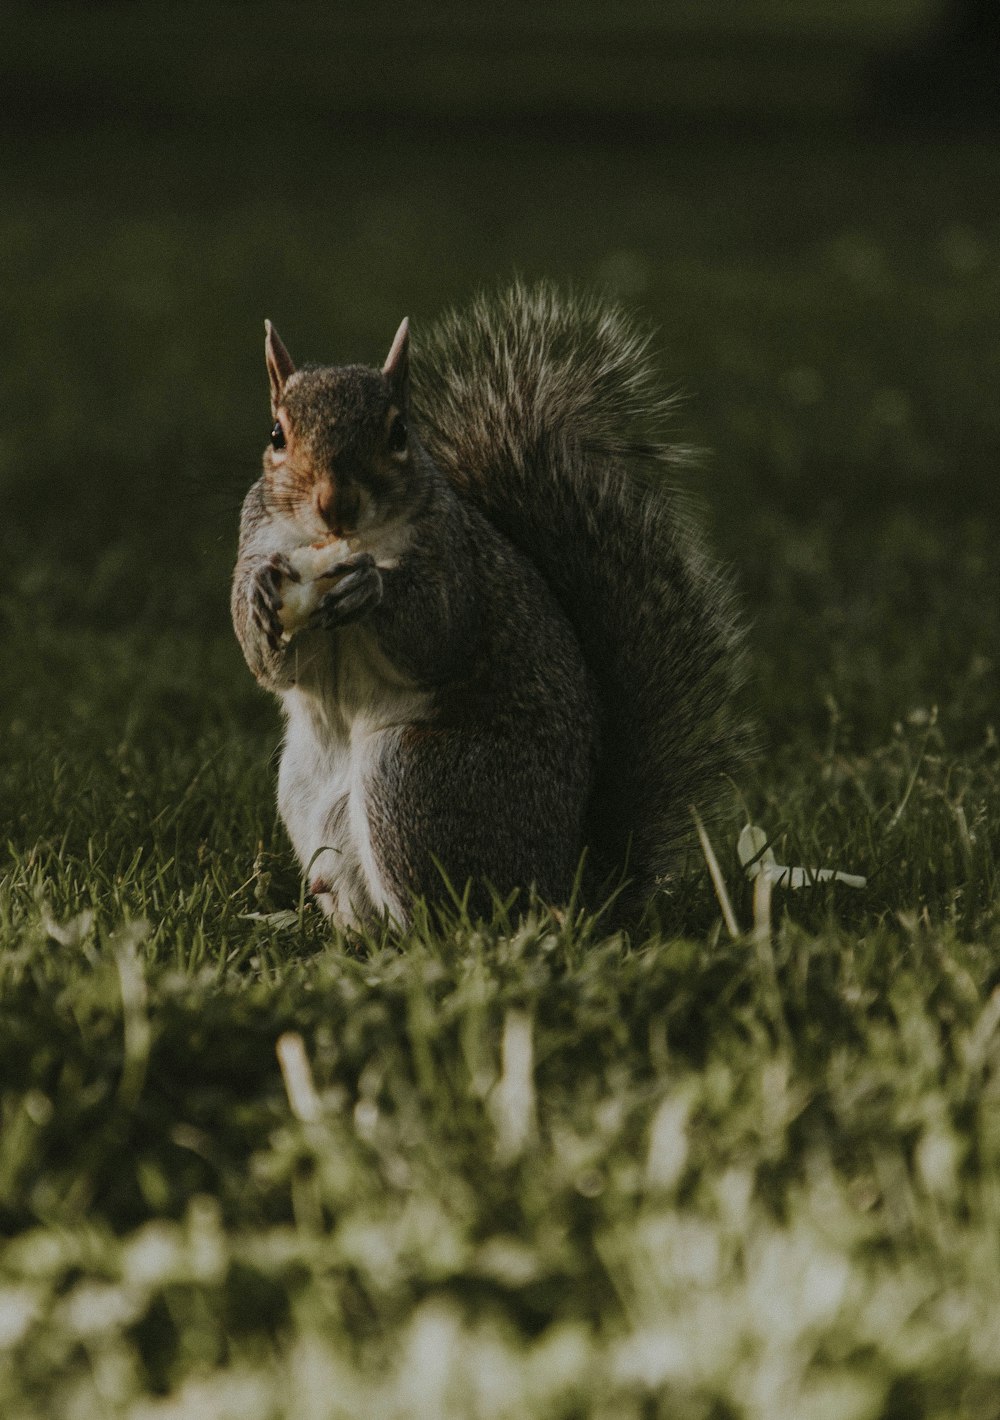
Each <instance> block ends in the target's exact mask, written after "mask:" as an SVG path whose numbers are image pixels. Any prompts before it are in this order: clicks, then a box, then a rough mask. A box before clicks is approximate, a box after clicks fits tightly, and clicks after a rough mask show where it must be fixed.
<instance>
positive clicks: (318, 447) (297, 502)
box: [264, 320, 414, 538]
mask: <svg viewBox="0 0 1000 1420" xmlns="http://www.w3.org/2000/svg"><path fill="white" fill-rule="evenodd" d="M264 328H265V330H266V332H267V335H266V339H265V342H264V353H265V357H266V359H267V374H268V379H269V381H270V385H271V415H272V417H273V419H274V427H273V429H272V430H271V439H270V443H269V444H268V446H267V448H266V449H265V451H264V480H265V484H266V487H267V491H268V496H269V499H270V501H271V504H272V506H273V507H274V508H275V509H276V510H278V511H280V512H283V513H285V514H286V515H288V516H290V517H293V518H295V519H296V520H297V521H299V522H300V523H302V524H304V525H307V526H306V527H305V530H306V531H307V532H308V533H309V534H310V535H311V536H314V537H317V538H318V537H321V536H324V535H325V534H326V533H328V532H333V533H335V534H336V535H337V536H338V537H342V536H346V535H349V534H351V533H356V532H359V531H365V530H368V529H370V528H374V527H377V526H379V525H381V524H383V523H386V522H391V521H392V520H394V519H395V518H398V517H399V516H401V515H402V514H403V513H404V512H405V511H406V508H407V506H408V505H409V503H410V502H411V500H412V498H413V496H414V487H413V484H414V478H413V471H414V469H413V466H414V457H413V449H412V447H411V439H410V433H409V403H410V400H409V338H410V327H409V321H407V320H404V321H403V322H402V324H401V325H400V327H399V330H398V331H397V332H396V338H395V340H394V341H393V342H392V348H391V349H390V351H389V354H388V356H387V358H386V361H385V364H384V365H383V367H382V369H381V370H376V369H374V368H369V367H368V366H365V365H335V366H318V367H313V366H305V367H303V368H302V369H296V368H295V365H294V363H293V362H292V358H291V356H290V355H289V353H288V351H287V350H286V349H285V346H284V345H283V343H282V341H281V338H280V336H279V335H278V332H277V331H276V330H275V329H274V326H273V325H272V324H271V322H270V321H265V322H264Z"/></svg>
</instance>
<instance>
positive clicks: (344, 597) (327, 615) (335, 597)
mask: <svg viewBox="0 0 1000 1420" xmlns="http://www.w3.org/2000/svg"><path fill="white" fill-rule="evenodd" d="M349 563H350V568H351V570H350V571H348V572H345V573H344V574H343V576H342V577H340V578H339V580H338V581H337V582H336V583H335V585H334V586H332V587H331V588H330V590H329V591H328V592H326V593H325V594H324V595H323V596H322V597H321V598H320V600H319V602H318V603H317V605H316V610H315V611H314V612H313V614H312V616H310V618H309V621H308V623H307V625H308V626H309V628H310V630H313V631H316V630H325V631H332V630H334V629H335V628H336V627H338V626H346V625H347V623H348V622H351V621H357V620H358V618H359V617H362V616H364V615H365V613H366V612H369V611H371V610H372V608H373V607H376V606H378V604H379V602H380V601H381V600H382V574H381V572H380V571H379V570H378V568H377V567H376V566H375V563H374V561H373V560H372V557H371V554H370V553H367V552H362V553H358V554H357V556H356V557H353V558H350V559H349ZM344 565H345V566H346V565H348V564H344Z"/></svg>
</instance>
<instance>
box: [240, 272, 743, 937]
mask: <svg viewBox="0 0 1000 1420" xmlns="http://www.w3.org/2000/svg"><path fill="white" fill-rule="evenodd" d="M265 329H266V340H265V356H266V363H267V371H268V377H269V384H270V396H271V415H272V418H273V420H274V426H273V429H272V432H271V438H270V443H269V444H268V446H267V447H266V449H265V452H264V458H263V474H262V476H261V478H260V479H259V480H258V481H257V482H256V483H255V484H254V485H253V487H252V488H251V489H250V491H249V493H248V494H247V496H246V499H245V502H244V505H243V511H242V517H241V524H240V540H239V554H238V560H237V563H236V569H235V574H234V578H233V586H232V616H233V623H234V626H235V630H236V634H237V637H238V639H239V641H240V644H241V647H242V649H243V653H244V656H245V658H246V661H247V664H248V665H249V667H250V670H251V671H252V673H253V674H254V676H255V677H256V679H257V680H258V682H259V683H260V684H261V685H262V686H264V687H266V688H267V689H268V690H270V691H272V692H274V693H275V694H276V695H277V696H278V697H279V699H280V701H281V704H282V708H283V711H284V715H285V720H286V731H285V738H284V747H283V751H282V756H281V762H280V769H279V774H278V806H279V810H280V813H281V817H282V819H283V820H284V823H285V826H286V828H287V830H288V833H289V836H290V838H291V841H292V844H293V845H294V848H295V851H296V853H297V855H298V858H299V861H300V863H301V864H302V868H303V872H304V873H305V874H306V875H307V879H308V881H309V884H310V890H311V892H312V894H313V895H314V897H315V898H316V900H317V901H318V903H319V905H320V907H321V908H322V909H323V911H324V912H325V913H327V914H328V915H329V916H331V917H332V918H333V919H334V920H335V921H336V922H337V923H339V924H340V925H341V926H343V927H345V928H363V927H364V926H366V925H368V924H370V923H371V922H372V921H373V920H377V919H379V918H390V919H394V920H395V921H396V922H397V923H398V924H400V925H404V926H405V925H406V923H407V922H408V921H409V920H410V919H411V915H412V908H413V904H414V902H415V901H416V900H417V899H419V898H424V899H427V900H431V901H434V900H438V901H440V900H442V899H443V898H444V897H445V895H446V893H447V890H448V887H449V886H450V888H451V889H452V891H453V892H458V893H461V892H463V891H467V892H469V893H471V897H470V898H469V899H468V901H469V904H470V910H472V909H475V910H478V911H484V912H488V911H489V908H490V904H491V901H492V897H491V894H499V895H500V896H501V897H506V896H507V895H508V894H514V893H517V892H518V891H520V890H524V889H534V890H535V891H536V893H537V894H538V895H539V896H540V897H541V898H542V900H544V901H547V902H550V903H552V904H553V905H558V904H560V903H563V904H564V903H566V902H568V901H569V900H571V898H572V897H573V894H574V893H575V892H576V891H578V890H579V888H580V883H581V881H582V883H583V893H584V897H585V899H586V898H587V895H588V893H589V894H590V896H591V897H595V896H596V894H598V893H599V892H602V891H603V890H604V889H605V887H606V886H607V884H609V883H612V882H614V881H616V880H617V882H618V888H617V889H616V891H617V893H618V899H617V911H618V912H619V913H620V914H623V915H627V914H629V913H635V912H637V911H639V910H641V908H642V906H643V905H644V903H645V902H646V900H647V899H648V898H649V897H650V896H651V895H652V894H653V893H654V892H655V890H656V889H657V888H658V887H660V886H663V885H664V884H665V883H668V882H669V879H670V876H671V874H672V872H674V871H675V870H676V868H677V865H678V861H679V855H680V854H681V853H682V851H683V849H684V848H685V846H686V844H687V843H688V842H689V836H690V829H691V815H690V806H691V805H695V806H696V807H697V808H698V810H699V812H700V813H701V815H702V816H703V817H704V818H706V819H707V818H709V817H710V816H711V815H712V814H713V813H714V812H715V811H717V810H718V807H719V805H720V802H721V799H722V796H723V793H724V791H725V788H726V782H725V781H726V779H727V776H731V775H732V774H733V773H735V772H736V771H738V769H739V766H740V765H741V763H742V762H743V760H744V758H745V756H746V754H747V751H748V749H749V747H750V743H751V739H752V736H751V735H750V733H749V731H748V728H747V725H746V724H745V723H744V721H743V719H742V717H741V715H740V713H739V712H738V710H737V709H736V708H735V701H734V696H735V692H736V690H737V689H738V686H739V684H740V681H741V678H742V661H743V628H742V624H741V621H740V618H739V616H738V614H737V613H736V611H735V610H734V599H733V593H732V589H731V585H730V581H729V578H728V576H727V575H726V574H724V573H723V571H722V570H721V568H720V567H718V566H717V565H715V564H714V563H713V562H712V561H711V559H710V558H709V557H708V556H707V554H706V552H705V550H704V547H703V544H702V541H701V539H700V537H699V535H698V534H697V532H696V531H695V530H694V529H693V528H692V526H691V525H690V520H689V519H688V517H687V515H686V514H685V512H684V510H683V507H682V506H681V505H680V504H679V503H678V499H677V496H676V494H674V493H672V492H671V491H670V489H669V487H668V486H667V485H666V484H665V481H664V480H663V478H662V477H661V476H658V474H659V466H662V465H667V466H669V465H672V464H676V463H677V462H678V461H679V460H681V459H683V457H684V451H683V449H678V448H676V447H674V446H672V445H671V444H670V443H669V442H668V441H667V440H666V438H665V436H664V433H663V429H664V426H665V423H666V421H667V419H668V418H669V416H670V414H671V411H672V406H673V403H674V399H673V397H671V396H665V395H663V394H661V393H660V392H659V390H658V384H657V380H656V376H655V373H654V369H653V366H652V362H651V358H650V354H649V349H650V337H649V336H648V335H647V334H645V333H644V332H642V331H640V330H639V329H637V328H636V327H635V326H634V325H633V323H632V322H631V321H630V319H629V318H628V317H627V316H626V315H625V314H624V313H623V312H622V311H621V310H620V309H618V308H617V307H615V306H611V305H606V304H604V303H603V302H602V301H601V300H600V299H598V298H596V297H583V296H578V295H572V294H563V293H561V292H560V291H559V290H558V288H556V287H554V286H551V285H548V284H543V285H539V286H533V287H529V286H526V285H524V284H523V283H520V282H518V283H517V284H515V285H514V286H513V287H512V288H511V289H510V290H508V291H506V292H503V293H501V294H499V295H497V296H493V297H485V296H483V297H479V298H477V299H476V300H475V301H474V303H473V304H472V305H471V307H470V308H469V309H467V310H465V311H462V312H458V313H451V314H448V315H446V316H445V317H444V318H443V319H442V320H441V321H440V322H439V324H438V325H437V327H436V329H434V330H433V331H431V332H430V334H429V335H428V336H427V337H426V339H423V340H422V341H420V342H419V343H418V345H417V346H415V348H414V351H413V358H412V360H411V357H410V340H409V322H408V321H407V320H404V321H403V322H402V324H401V325H400V327H399V330H398V332H397V334H396V337H395V339H394V341H393V343H392V346H391V349H390V351H389V355H388V357H387V359H386V361H385V363H384V365H383V367H382V368H381V369H376V368H369V367H367V366H362V365H345V366H333V367H322V366H319V367H317V366H304V367H302V368H299V369H297V368H296V367H295V365H294V363H293V361H292V359H291V357H290V356H289V354H288V351H287V350H286V348H285V346H284V345H283V343H282V341H281V339H280V338H279V336H278V334H277V332H276V331H275V329H274V328H273V326H272V325H271V324H270V322H265ZM307 545H311V547H310V555H311V558H312V563H311V565H312V566H313V568H315V566H316V565H317V564H316V558H317V557H318V558H319V560H320V562H322V561H323V558H324V557H325V556H326V553H327V551H328V553H329V557H328V563H329V565H327V566H326V567H325V568H324V579H323V580H321V581H319V580H318V581H317V582H316V584H315V587H316V589H315V591H312V592H311V597H310V598H309V599H307V602H306V605H305V608H304V610H302V609H300V611H299V612H298V613H297V616H298V620H297V621H296V622H294V623H293V622H291V621H290V620H289V618H288V616H287V615H286V616H283V613H286V612H287V610H288V604H289V603H290V601H291V594H292V592H296V593H298V592H299V591H300V590H301V584H302V581H303V573H302V572H301V571H300V570H299V568H300V567H301V566H302V565H303V564H302V563H301V562H299V566H298V567H297V565H296V560H297V557H298V554H299V550H300V549H302V548H303V547H304V546H307ZM306 590H307V591H310V590H311V588H310V587H307V588H306ZM289 627H291V630H289ZM581 862H582V863H583V865H584V866H583V871H582V878H581Z"/></svg>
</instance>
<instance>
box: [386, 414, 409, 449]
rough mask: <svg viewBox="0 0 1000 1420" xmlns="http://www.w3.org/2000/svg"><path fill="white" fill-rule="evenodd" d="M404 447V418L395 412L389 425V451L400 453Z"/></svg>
mask: <svg viewBox="0 0 1000 1420" xmlns="http://www.w3.org/2000/svg"><path fill="white" fill-rule="evenodd" d="M405 449H406V420H405V419H404V418H403V416H402V415H401V414H397V415H396V417H395V419H394V420H393V421H392V423H391V424H390V425H389V452H390V454H401V453H403V452H404V451H405Z"/></svg>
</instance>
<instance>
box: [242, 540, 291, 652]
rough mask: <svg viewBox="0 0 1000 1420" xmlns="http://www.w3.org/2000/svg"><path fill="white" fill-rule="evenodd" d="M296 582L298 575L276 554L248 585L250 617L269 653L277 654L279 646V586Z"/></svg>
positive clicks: (258, 570) (255, 574) (280, 637)
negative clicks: (275, 652)
mask: <svg viewBox="0 0 1000 1420" xmlns="http://www.w3.org/2000/svg"><path fill="white" fill-rule="evenodd" d="M298 580H299V574H298V572H296V570H295V568H294V567H293V566H292V564H291V563H290V562H289V560H288V558H287V557H285V556H284V555H283V554H282V553H280V552H276V553H274V554H273V555H272V556H271V557H269V558H268V559H267V561H266V562H264V563H262V564H261V565H260V566H259V567H258V568H257V570H256V571H255V572H254V574H253V578H252V580H251V582H250V615H251V616H252V618H253V620H254V624H255V625H256V626H257V627H258V629H259V630H260V631H261V632H262V634H263V636H264V639H265V640H266V641H267V644H268V645H269V646H270V648H271V650H272V651H279V650H280V649H281V646H282V634H283V631H284V627H283V626H282V623H281V606H282V600H281V587H282V583H283V582H286V581H290V582H297V581H298Z"/></svg>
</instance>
